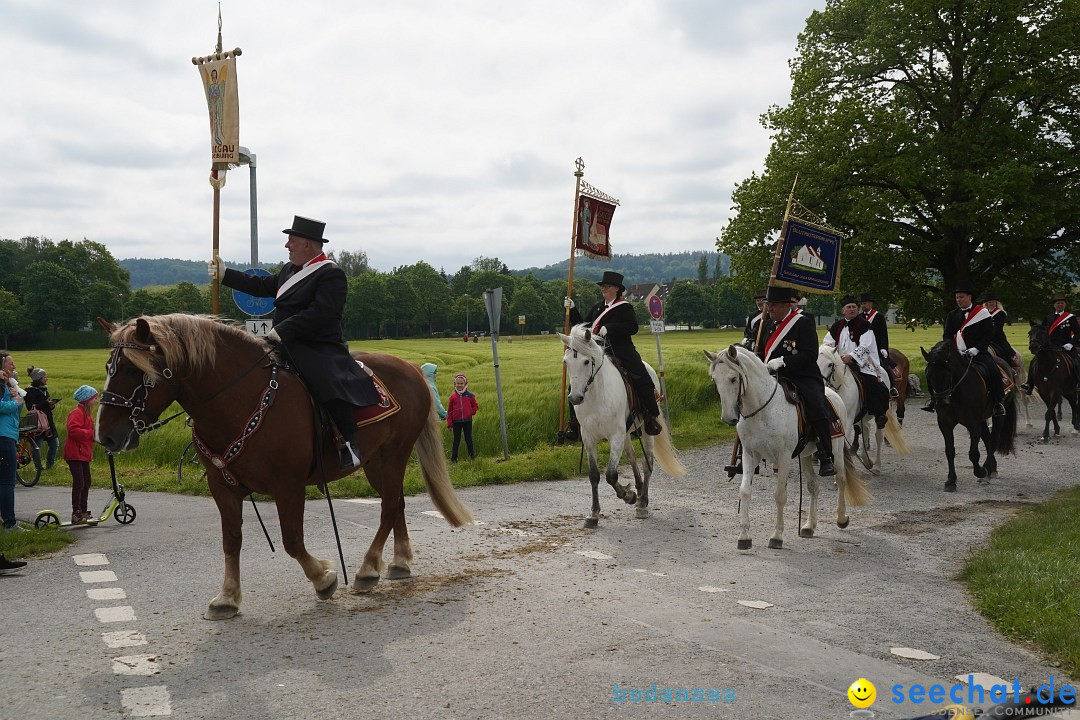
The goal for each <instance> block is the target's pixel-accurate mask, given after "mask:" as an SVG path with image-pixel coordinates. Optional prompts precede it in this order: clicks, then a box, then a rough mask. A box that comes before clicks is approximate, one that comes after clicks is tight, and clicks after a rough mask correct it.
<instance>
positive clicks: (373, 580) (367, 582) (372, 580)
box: [352, 575, 379, 593]
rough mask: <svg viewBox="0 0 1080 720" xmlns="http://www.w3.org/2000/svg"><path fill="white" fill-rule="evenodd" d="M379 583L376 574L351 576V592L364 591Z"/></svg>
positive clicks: (369, 590) (373, 587) (368, 590)
mask: <svg viewBox="0 0 1080 720" xmlns="http://www.w3.org/2000/svg"><path fill="white" fill-rule="evenodd" d="M378 584H379V576H378V575H368V576H366V577H360V576H359V575H357V576H356V577H355V578H353V583H352V589H353V592H358V593H366V592H371V591H372V590H374V589H375V586H376V585H378Z"/></svg>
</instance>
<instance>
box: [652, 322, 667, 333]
mask: <svg viewBox="0 0 1080 720" xmlns="http://www.w3.org/2000/svg"><path fill="white" fill-rule="evenodd" d="M649 324H650V325H651V326H652V331H653V332H654V333H662V332H664V321H663V320H650V321H649Z"/></svg>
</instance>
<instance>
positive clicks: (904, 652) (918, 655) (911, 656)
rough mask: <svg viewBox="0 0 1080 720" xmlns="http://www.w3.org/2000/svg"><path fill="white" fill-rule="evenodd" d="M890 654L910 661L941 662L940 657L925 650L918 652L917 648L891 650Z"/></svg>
mask: <svg viewBox="0 0 1080 720" xmlns="http://www.w3.org/2000/svg"><path fill="white" fill-rule="evenodd" d="M889 652H891V653H892V654H893V655H897V656H899V657H902V658H907V659H908V660H940V659H941V656H940V655H934V654H933V653H928V652H926V651H925V650H916V649H915V648H889Z"/></svg>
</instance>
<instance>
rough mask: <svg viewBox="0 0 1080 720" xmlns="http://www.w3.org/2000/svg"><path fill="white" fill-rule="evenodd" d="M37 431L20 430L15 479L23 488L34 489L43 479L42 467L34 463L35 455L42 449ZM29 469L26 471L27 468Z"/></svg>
mask: <svg viewBox="0 0 1080 720" xmlns="http://www.w3.org/2000/svg"><path fill="white" fill-rule="evenodd" d="M36 435H37V431H36V429H31V428H20V430H19V442H18V444H17V445H16V446H15V456H16V462H15V479H16V480H18V481H19V484H20V485H22V486H23V487H34V486H35V485H37V483H38V480H40V479H41V466H40V465H37V464H35V463H34V453H36V452H38V451H39V450H40V449H41V445H39V444H38V441H37V438H36V437H35V436H36ZM28 465H29V466H30V468H29V469H26V468H27V466H28Z"/></svg>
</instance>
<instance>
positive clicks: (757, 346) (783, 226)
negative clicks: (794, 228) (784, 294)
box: [754, 173, 799, 354]
mask: <svg viewBox="0 0 1080 720" xmlns="http://www.w3.org/2000/svg"><path fill="white" fill-rule="evenodd" d="M798 182H799V174H798V173H795V182H793V183H791V192H790V193H788V199H787V206H785V207H784V220H783V222H781V223H780V237H779V238H778V239H777V240H776V252H774V253H773V265H772V270H771V271H770V272H769V282H768V284H769V285H772V281H773V280H775V279H776V271H777V270H779V269H780V253H781V252H782V250H783V248H784V240H785V239H786V238H787V226H788V219H789V218H790V217H791V206H792V205H794V204H795V185H797V184H798ZM764 329H765V308H764V307H762V309H761V320H759V321H758V326H757V339H756V340H755V341H754V352H755V353H758V354H760V350H761V334H762V331H763V330H764Z"/></svg>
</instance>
